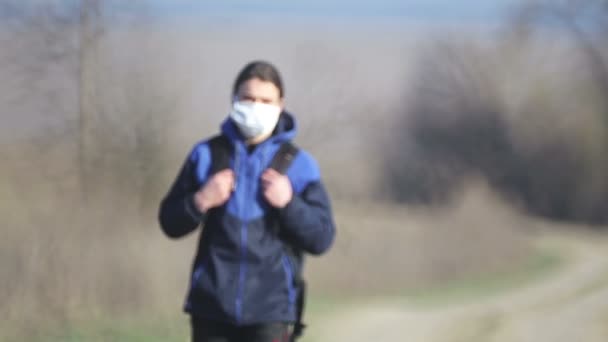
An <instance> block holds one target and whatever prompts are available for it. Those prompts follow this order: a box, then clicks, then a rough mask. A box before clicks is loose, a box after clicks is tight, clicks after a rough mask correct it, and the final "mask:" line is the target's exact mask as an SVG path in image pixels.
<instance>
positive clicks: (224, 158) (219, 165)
mask: <svg viewBox="0 0 608 342" xmlns="http://www.w3.org/2000/svg"><path fill="white" fill-rule="evenodd" d="M208 144H209V149H210V151H211V169H210V174H211V175H213V174H215V173H217V172H219V171H221V170H224V169H227V168H230V159H231V157H232V155H233V149H232V145H231V144H230V141H229V140H228V138H227V137H226V136H225V135H223V134H220V135H217V136H215V137H213V138H211V140H209V143H208ZM298 152H299V149H298V147H297V146H295V145H294V144H292V143H291V142H284V143H283V144H282V145H281V147H279V150H278V151H277V152H276V154H275V155H274V157H273V159H272V161H271V162H270V167H271V168H273V169H275V170H276V171H277V172H279V173H280V174H285V172H287V169H289V166H291V163H292V162H293V160H294V158H295V156H296V155H297V154H298ZM288 247H289V249H291V252H292V254H301V253H300V252H299V251H298V250H297V249H296V248H295V247H294V246H292V245H288ZM300 269H301V268H300ZM294 277H295V282H296V286H297V287H298V288H299V289H300V291H299V294H298V298H297V300H296V322H295V324H294V327H293V332H292V334H291V337H290V340H291V341H295V340H296V339H297V338H299V337H301V336H302V334H303V332H304V328H306V324H304V323H303V321H302V319H303V315H304V305H305V302H306V282H305V281H304V279H303V277H302V274H301V273H300V272H297V274H295V275H294Z"/></svg>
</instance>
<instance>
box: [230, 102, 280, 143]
mask: <svg viewBox="0 0 608 342" xmlns="http://www.w3.org/2000/svg"><path fill="white" fill-rule="evenodd" d="M280 114H281V108H280V107H279V106H275V105H271V104H266V103H259V102H251V101H239V102H234V104H233V105H232V111H231V112H230V118H231V119H232V121H233V122H234V123H235V124H236V126H237V127H238V128H239V131H241V133H242V134H243V136H244V137H245V138H246V139H252V138H256V137H259V136H262V135H266V134H270V133H271V132H272V131H273V130H274V128H275V126H276V125H277V122H278V121H279V115H280Z"/></svg>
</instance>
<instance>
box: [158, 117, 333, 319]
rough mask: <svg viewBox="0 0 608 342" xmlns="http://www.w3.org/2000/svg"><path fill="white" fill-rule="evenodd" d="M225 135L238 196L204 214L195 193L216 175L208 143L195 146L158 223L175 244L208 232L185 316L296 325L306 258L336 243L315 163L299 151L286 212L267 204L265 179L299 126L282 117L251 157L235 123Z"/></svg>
mask: <svg viewBox="0 0 608 342" xmlns="http://www.w3.org/2000/svg"><path fill="white" fill-rule="evenodd" d="M221 129H222V133H223V134H224V135H226V136H227V137H228V138H229V141H230V142H231V143H232V144H233V147H234V155H233V157H232V160H231V167H232V169H233V170H234V171H235V174H236V184H237V185H236V189H235V190H234V192H233V193H232V195H231V197H230V199H229V201H228V202H227V203H226V204H225V205H224V206H222V207H219V208H215V209H211V210H209V211H208V212H205V213H202V212H200V211H198V210H197V209H196V207H195V205H194V202H193V196H194V193H195V192H196V191H197V190H199V189H200V188H201V187H202V186H203V185H204V184H205V182H206V181H207V179H208V178H209V176H210V174H209V173H210V166H211V154H210V150H209V145H208V141H202V142H200V143H198V144H196V145H195V146H194V148H193V149H192V151H191V153H190V155H189V156H188V158H187V159H186V161H185V163H184V165H183V167H182V169H181V172H180V173H179V175H178V177H177V179H176V181H175V182H174V184H173V186H172V187H171V189H170V191H169V193H168V194H167V196H166V197H165V198H164V199H163V201H162V203H161V206H160V211H159V220H160V224H161V227H162V229H163V231H164V232H165V233H166V234H167V235H168V236H170V237H172V238H178V237H181V236H184V235H186V234H188V233H190V232H192V231H194V230H195V229H196V228H197V227H199V226H201V224H202V226H203V229H202V232H201V234H200V239H199V244H198V251H197V254H196V257H195V259H194V263H193V267H192V278H191V286H190V291H189V293H188V296H187V299H186V303H185V307H184V310H185V311H186V312H189V313H190V314H192V315H196V316H200V317H203V318H208V319H212V320H216V321H221V322H228V323H233V324H237V325H249V324H257V323H267V322H294V321H295V318H296V312H295V311H296V309H295V305H296V298H297V295H298V291H299V290H300V289H299V288H298V286H297V284H298V282H297V277H298V276H299V274H301V272H302V266H303V265H302V257H301V256H302V252H307V253H310V254H316V255H319V254H322V253H323V252H325V251H326V250H328V249H329V247H330V245H331V244H332V241H333V239H334V236H335V226H334V222H333V218H332V213H331V208H330V203H329V198H328V196H327V193H326V191H325V189H324V187H323V184H322V183H321V178H320V174H319V168H318V166H317V163H316V162H315V160H314V159H313V158H312V157H311V156H310V155H309V154H308V153H307V152H305V151H303V150H300V152H299V153H298V154H297V155H296V157H295V159H294V160H293V162H292V164H291V166H290V168H289V169H288V170H287V172H286V175H287V176H288V178H289V180H290V181H291V184H292V187H293V190H294V196H293V199H292V200H291V202H289V204H288V205H287V206H286V207H285V208H283V209H275V208H272V207H270V205H269V204H268V203H266V201H265V199H264V198H263V196H262V193H261V191H260V190H261V188H260V177H261V175H262V173H263V172H264V171H265V170H266V169H267V168H268V166H269V164H270V162H271V160H272V158H273V156H274V154H275V153H276V152H277V150H278V148H279V147H280V146H281V144H282V143H283V142H285V141H289V140H291V139H293V138H294V136H295V134H296V122H295V120H294V118H293V117H292V116H291V115H290V114H288V113H286V112H283V113H282V114H281V117H280V119H279V123H278V124H277V128H276V129H275V132H274V134H273V135H272V136H271V137H270V138H269V139H267V140H266V141H264V142H262V143H261V144H259V145H258V146H256V147H255V149H254V150H253V151H248V149H247V146H246V144H245V143H244V141H243V138H242V137H241V135H240V134H239V132H238V129H237V128H236V126H235V125H234V124H233V123H232V121H231V120H229V119H228V120H226V121H225V122H224V123H223V124H222V128H221Z"/></svg>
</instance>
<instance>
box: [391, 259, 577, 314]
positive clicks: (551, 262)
mask: <svg viewBox="0 0 608 342" xmlns="http://www.w3.org/2000/svg"><path fill="white" fill-rule="evenodd" d="M567 260H568V257H567V255H564V252H563V251H558V250H556V249H552V248H540V249H538V250H537V251H536V252H535V253H533V254H532V255H531V256H530V257H529V258H528V259H526V260H525V261H524V262H523V263H522V264H521V265H520V266H519V267H515V268H514V269H513V270H512V271H510V272H501V273H498V272H495V273H485V274H479V275H472V276H468V277H465V278H462V279H455V280H452V281H448V282H445V283H443V284H438V285H434V286H428V287H426V288H420V289H409V290H406V291H405V294H404V296H403V297H404V299H405V301H406V302H407V304H408V305H414V306H422V307H435V306H442V305H446V304H450V303H458V302H466V301H470V300H474V299H479V298H482V297H490V296H492V295H496V294H498V293H502V292H505V291H511V290H514V289H517V288H520V287H522V286H525V285H528V284H531V283H533V282H534V281H536V280H539V279H541V278H543V277H546V276H549V275H551V274H553V273H554V272H555V271H557V270H558V269H560V268H561V267H562V266H564V264H565V263H566V262H567Z"/></svg>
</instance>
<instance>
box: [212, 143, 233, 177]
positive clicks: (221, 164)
mask: <svg viewBox="0 0 608 342" xmlns="http://www.w3.org/2000/svg"><path fill="white" fill-rule="evenodd" d="M207 143H208V145H209V150H210V151H211V167H210V169H209V175H214V174H216V173H218V172H219V171H222V170H225V169H229V168H230V159H231V157H232V154H233V147H232V144H231V143H230V141H229V140H228V137H226V136H225V135H223V134H220V135H216V136H215V137H213V138H211V139H210V140H209V141H208V142H207Z"/></svg>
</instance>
